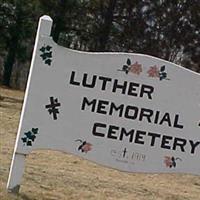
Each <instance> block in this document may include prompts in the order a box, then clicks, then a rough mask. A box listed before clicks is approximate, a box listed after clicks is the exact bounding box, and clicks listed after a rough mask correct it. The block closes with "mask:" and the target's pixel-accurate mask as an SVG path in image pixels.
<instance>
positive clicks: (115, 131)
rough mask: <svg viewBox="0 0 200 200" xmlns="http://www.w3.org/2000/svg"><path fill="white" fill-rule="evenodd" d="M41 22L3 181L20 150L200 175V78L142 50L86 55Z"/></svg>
mask: <svg viewBox="0 0 200 200" xmlns="http://www.w3.org/2000/svg"><path fill="white" fill-rule="evenodd" d="M51 25H52V20H51V19H50V18H49V17H48V16H44V17H42V18H41V19H40V23H39V29H38V33H37V37H36V44H35V49H34V54H33V58H32V65H31V69H30V74H29V80H28V85H27V90H26V94H25V100H24V105H23V110H22V115H21V120H20V125H19V130H18V135H17V139H16V146H15V150H14V155H13V161H12V165H11V171H10V176H9V180H8V189H10V190H12V189H13V190H14V188H15V189H16V188H18V187H19V185H20V179H21V175H22V173H23V168H24V165H23V163H24V159H25V155H27V154H29V153H31V152H32V151H33V150H36V149H52V150H58V151H62V152H67V153H72V154H74V155H77V156H80V157H83V158H85V159H88V160H91V161H94V162H96V163H99V164H102V165H104V166H107V167H111V168H115V169H118V170H122V171H126V172H145V173H175V172H180V173H192V174H196V175H199V174H200V75H199V74H197V73H195V72H192V71H189V70H187V69H184V68H182V67H180V66H177V65H175V64H173V63H170V62H167V61H165V60H161V59H158V58H155V57H151V56H148V55H142V54H128V53H85V52H79V51H74V50H70V49H67V48H64V47H61V46H59V45H57V44H56V43H54V42H53V40H52V38H51V37H50V36H49V35H50V34H49V33H50V30H51Z"/></svg>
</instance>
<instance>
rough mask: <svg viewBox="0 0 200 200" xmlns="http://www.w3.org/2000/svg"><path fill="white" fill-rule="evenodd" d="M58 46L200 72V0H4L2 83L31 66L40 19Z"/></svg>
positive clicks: (0, 3) (0, 8)
mask: <svg viewBox="0 0 200 200" xmlns="http://www.w3.org/2000/svg"><path fill="white" fill-rule="evenodd" d="M44 14H46V15H49V16H51V18H52V19H53V21H54V24H53V29H52V37H53V39H54V41H55V42H57V43H58V44H60V45H62V46H65V47H68V48H72V49H76V50H82V51H92V52H100V51H101V52H102V51H120V52H133V53H143V54H148V55H152V56H156V57H159V58H162V59H165V60H168V61H171V62H174V63H177V64H180V65H182V66H184V67H187V68H190V69H192V70H195V71H197V72H200V3H199V0H154V1H151V0H48V1H46V0H34V1H32V0H0V59H1V60H2V62H1V63H0V64H1V65H2V66H1V68H2V76H1V82H2V83H3V84H4V85H6V86H11V84H10V82H11V76H12V72H13V66H14V65H15V63H20V65H22V66H23V64H24V63H27V62H30V60H31V55H32V50H33V44H34V37H35V34H36V29H37V23H38V19H39V17H40V16H41V15H44Z"/></svg>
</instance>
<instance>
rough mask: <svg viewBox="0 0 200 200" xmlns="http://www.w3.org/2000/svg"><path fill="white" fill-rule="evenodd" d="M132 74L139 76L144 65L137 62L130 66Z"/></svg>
mask: <svg viewBox="0 0 200 200" xmlns="http://www.w3.org/2000/svg"><path fill="white" fill-rule="evenodd" d="M129 71H130V72H132V73H133V74H137V75H139V74H140V73H141V72H142V65H141V64H139V63H138V62H137V61H136V62H135V63H134V64H132V65H131V66H130V70H129Z"/></svg>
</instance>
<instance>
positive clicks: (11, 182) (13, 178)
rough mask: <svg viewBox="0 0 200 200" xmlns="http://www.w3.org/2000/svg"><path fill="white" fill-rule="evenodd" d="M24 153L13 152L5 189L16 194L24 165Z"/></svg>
mask: <svg viewBox="0 0 200 200" xmlns="http://www.w3.org/2000/svg"><path fill="white" fill-rule="evenodd" d="M25 158H26V155H25V154H18V153H15V154H14V155H13V159H12V163H11V170H10V174H9V178H8V184H7V190H8V192H12V193H15V194H17V193H18V192H19V189H20V182H21V179H22V175H23V173H24V167H25Z"/></svg>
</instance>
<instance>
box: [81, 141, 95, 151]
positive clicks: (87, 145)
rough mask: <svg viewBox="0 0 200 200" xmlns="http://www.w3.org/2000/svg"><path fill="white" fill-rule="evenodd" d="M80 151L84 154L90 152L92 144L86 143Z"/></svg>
mask: <svg viewBox="0 0 200 200" xmlns="http://www.w3.org/2000/svg"><path fill="white" fill-rule="evenodd" d="M81 150H82V152H85V153H87V152H88V151H91V150H92V144H90V143H87V142H86V143H85V144H84V145H83V146H82V148H81Z"/></svg>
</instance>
